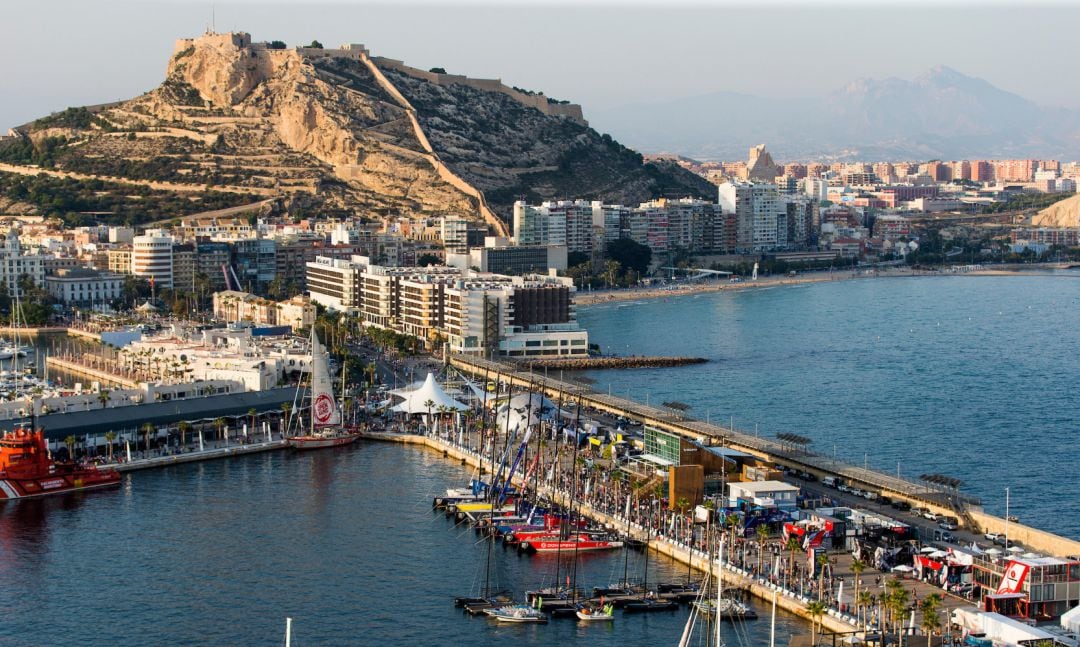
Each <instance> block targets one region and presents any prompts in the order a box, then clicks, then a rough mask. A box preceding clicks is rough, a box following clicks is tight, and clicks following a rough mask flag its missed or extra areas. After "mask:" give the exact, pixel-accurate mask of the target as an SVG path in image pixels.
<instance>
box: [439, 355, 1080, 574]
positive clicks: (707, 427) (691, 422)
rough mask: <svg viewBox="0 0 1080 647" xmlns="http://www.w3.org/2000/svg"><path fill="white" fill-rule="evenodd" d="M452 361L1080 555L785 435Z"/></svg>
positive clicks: (1039, 533)
mask: <svg viewBox="0 0 1080 647" xmlns="http://www.w3.org/2000/svg"><path fill="white" fill-rule="evenodd" d="M447 360H448V361H449V363H450V364H451V365H452V366H453V367H454V368H456V369H458V370H460V371H462V372H463V373H466V374H469V375H472V376H475V377H477V378H480V379H484V378H486V379H489V380H494V379H496V378H498V379H499V380H501V381H503V382H509V383H511V384H513V385H514V386H515V387H519V388H529V389H532V390H535V391H543V392H544V393H545V394H546V395H547V396H548V397H551V398H556V397H558V396H559V395H560V394H562V397H563V398H569V399H572V400H575V401H576V400H578V399H580V401H581V404H582V405H584V406H587V407H594V408H596V409H597V410H600V411H604V412H606V413H609V414H613V415H616V416H623V417H626V418H629V419H632V420H637V421H639V422H641V423H642V424H645V425H648V426H650V427H654V428H656V429H660V430H662V431H666V432H670V433H673V434H676V435H679V436H681V437H683V438H686V439H689V440H694V441H703V442H705V443H712V444H720V443H721V442H722V443H723V444H724V445H725V446H727V447H731V448H733V449H737V450H739V451H744V452H747V453H750V454H753V455H755V456H758V457H759V458H761V459H763V460H766V461H770V462H773V463H776V464H777V465H781V466H784V467H789V468H793V469H796V470H801V471H805V472H807V473H810V474H813V475H814V476H815V477H816V478H818V479H822V478H824V477H826V476H833V477H840V478H843V479H844V480H845V482H847V483H850V484H852V485H855V486H856V487H861V488H865V487H869V488H874V489H876V490H878V491H880V492H881V493H882V494H886V495H888V496H889V497H891V498H893V499H900V500H905V501H908V502H909V503H911V504H913V505H918V506H923V507H925V508H928V509H929V510H931V511H932V512H935V513H938V514H943V515H955V516H957V517H958V518H960V519H961V521H963V522H964V523H963V525H965V526H966V527H967V528H968V529H969V530H971V531H972V532H976V533H980V534H981V533H983V532H996V533H1003V532H1004V531H1005V529H1006V527H1008V531H1009V537H1010V538H1011V539H1015V540H1017V541H1020V542H1023V543H1024V544H1025V545H1026V546H1030V547H1031V548H1033V549H1035V550H1039V551H1042V552H1045V553H1049V554H1051V555H1080V541H1075V540H1072V539H1069V538H1066V537H1060V536H1058V535H1055V534H1053V533H1050V532H1047V531H1045V530H1040V529H1038V528H1032V527H1030V526H1024V525H1023V524H1020V523H1016V522H1007V521H1006V520H1005V519H1003V518H1001V517H996V516H994V515H990V514H987V513H985V512H983V511H982V508H981V502H980V501H979V500H978V499H977V498H975V497H972V496H969V495H966V494H963V493H960V492H958V491H956V490H947V491H945V490H935V489H932V488H931V487H930V486H929V485H928V484H927V483H922V482H919V481H913V480H909V479H904V478H900V477H897V476H894V475H890V474H886V473H883V472H879V471H876V470H873V469H868V468H865V467H859V466H856V465H852V464H850V463H846V462H844V461H841V460H838V459H835V458H832V457H829V456H824V455H822V454H817V453H813V452H811V451H809V450H807V449H806V448H805V446H802V447H800V446H798V445H794V444H792V443H790V442H782V441H780V440H779V439H777V440H773V439H770V438H763V437H759V436H755V435H753V434H750V433H746V432H742V431H739V430H737V429H734V428H731V427H726V426H723V425H718V424H715V423H711V422H707V421H703V420H697V419H695V418H694V417H692V416H689V415H687V414H686V412H684V411H679V410H675V409H670V408H662V407H656V406H650V405H647V404H641V403H639V402H635V401H633V400H629V399H626V398H621V397H618V396H614V395H611V394H608V393H601V392H598V391H596V390H594V389H593V388H592V387H591V386H588V385H586V384H583V383H580V382H573V381H569V380H566V379H561V380H560V379H554V378H552V377H548V376H546V375H544V374H542V373H533V372H529V371H522V370H520V369H519V368H517V367H516V366H514V365H510V364H505V363H501V362H495V361H491V360H486V359H482V358H479V357H473V356H468V355H451V356H449V357H448V358H447ZM560 377H561V375H560Z"/></svg>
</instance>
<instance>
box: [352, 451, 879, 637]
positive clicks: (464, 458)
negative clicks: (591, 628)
mask: <svg viewBox="0 0 1080 647" xmlns="http://www.w3.org/2000/svg"><path fill="white" fill-rule="evenodd" d="M361 438H363V439H367V440H373V441H381V442H397V443H403V444H410V445H420V446H424V447H427V448H429V449H431V450H433V451H436V452H439V453H441V454H442V455H443V457H445V458H448V459H451V460H455V461H460V462H461V464H463V465H469V466H471V467H474V468H479V467H482V464H483V461H484V460H486V457H483V456H481V455H479V454H477V453H475V452H472V451H469V450H466V449H463V448H461V447H458V446H457V445H454V444H452V443H449V442H446V441H444V440H442V439H439V438H435V437H432V436H421V435H416V434H401V433H388V432H365V433H364V434H363V435H362V436H361ZM513 481H514V482H515V483H516V484H517V485H519V486H522V485H524V483H523V482H522V478H521V475H517V474H516V475H514V477H513ZM538 491H539V493H540V494H541V495H542V496H545V497H548V498H549V499H550V500H552V501H554V502H555V503H558V504H560V505H569V504H570V501H569V499H568V498H567V497H566V496H565V495H564V494H563V493H561V492H556V491H554V490H553V489H552V488H551V487H550V486H547V485H540V486H539V488H538ZM574 506H575V508H577V509H578V510H579V512H580V513H581V515H582V516H585V517H588V518H590V519H592V520H594V521H596V522H598V523H601V524H603V525H605V526H608V527H611V528H619V529H621V530H624V531H625V530H628V534H629V536H630V537H631V538H633V539H636V540H639V541H642V542H648V545H649V547H650V548H651V549H652V550H655V551H656V552H657V553H660V554H662V555H666V556H668V557H670V558H671V559H673V560H675V561H677V562H680V563H682V564H687V565H688V566H691V567H692V568H695V569H697V570H698V571H699V572H701V571H704V570H706V569H708V570H709V571H710V572H711V575H712V576H713V577H719V576H722V577H723V580H724V582H725V583H727V584H730V585H731V586H732V587H734V588H738V589H743V590H746V591H748V592H750V593H751V594H752V595H754V596H756V597H758V598H760V599H762V600H765V601H766V602H772V599H773V594H774V592H775V593H777V596H776V597H777V600H776V606H777V608H779V609H783V610H785V611H788V612H790V613H793V614H795V615H798V616H800V617H802V618H804V619H806V620H807V621H809V620H811V616H810V613H809V611H808V610H807V607H806V605H807V603H808V602H809V601H810V600H809V599H808V598H806V599H804V598H798V597H795V596H793V595H791V594H785V593H783V592H782V590H781V589H780V587H778V586H776V585H772V584H769V583H767V582H766V581H764V580H760V579H754V578H753V577H751V576H750V574H749V573H747V572H746V571H744V570H742V569H739V568H737V567H735V566H734V565H731V564H727V565H724V566H723V568H721V565H720V563H719V561H718V560H710V559H709V558H708V556H707V555H706V554H705V553H704V552H702V551H700V550H692V551H690V550H687V549H686V548H684V547H682V546H680V545H678V544H676V543H675V542H673V541H671V540H669V539H667V538H664V537H655V536H650V535H649V532H648V530H647V529H646V528H643V527H641V526H639V525H637V524H634V523H631V524H629V528H627V523H626V521H625V520H623V519H619V518H616V517H614V516H611V515H609V514H606V513H604V512H601V511H600V510H597V509H595V508H594V507H592V506H590V505H589V504H587V503H583V502H576V503H575V504H574ZM818 622H819V623H821V625H822V626H823V627H825V628H826V629H828V630H830V631H832V632H835V633H841V634H843V633H851V632H853V631H856V630H857V629H858V626H857V623H856V621H855V619H854V618H853V617H851V616H847V615H841V614H839V613H837V612H835V611H831V612H829V613H827V614H826V615H824V616H822V617H821V618H820V619H818Z"/></svg>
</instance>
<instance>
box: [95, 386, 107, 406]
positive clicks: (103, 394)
mask: <svg viewBox="0 0 1080 647" xmlns="http://www.w3.org/2000/svg"><path fill="white" fill-rule="evenodd" d="M97 399H98V401H99V402H101V408H102V409H104V408H105V407H107V406H109V392H108V391H105V390H102V391H98V396H97Z"/></svg>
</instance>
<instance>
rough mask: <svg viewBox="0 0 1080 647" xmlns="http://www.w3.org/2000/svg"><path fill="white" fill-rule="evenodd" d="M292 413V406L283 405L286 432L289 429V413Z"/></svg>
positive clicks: (285, 403) (282, 411) (282, 412)
mask: <svg viewBox="0 0 1080 647" xmlns="http://www.w3.org/2000/svg"><path fill="white" fill-rule="evenodd" d="M290 411H292V405H291V404H289V403H288V402H283V403H282V404H281V417H282V419H283V420H284V421H285V430H286V431H287V430H288V429H289V412H290Z"/></svg>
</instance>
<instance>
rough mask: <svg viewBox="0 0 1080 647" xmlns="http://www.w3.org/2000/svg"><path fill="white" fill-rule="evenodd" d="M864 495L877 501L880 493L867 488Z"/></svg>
mask: <svg viewBox="0 0 1080 647" xmlns="http://www.w3.org/2000/svg"><path fill="white" fill-rule="evenodd" d="M863 496H864V497H866V498H867V499H870V500H871V501H877V499H878V497H879V496H880V495H879V494H878V493H877V492H871V491H870V490H867V491H866V492H863Z"/></svg>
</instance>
